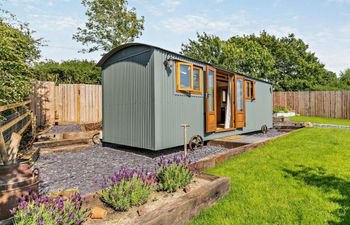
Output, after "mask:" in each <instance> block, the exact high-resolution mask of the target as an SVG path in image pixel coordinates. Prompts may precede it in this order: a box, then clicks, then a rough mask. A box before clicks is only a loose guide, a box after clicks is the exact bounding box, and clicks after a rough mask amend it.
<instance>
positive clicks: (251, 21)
mask: <svg viewBox="0 0 350 225" xmlns="http://www.w3.org/2000/svg"><path fill="white" fill-rule="evenodd" d="M0 2H1V0H0ZM129 6H130V7H136V9H137V13H138V15H140V16H141V15H143V16H144V17H145V30H144V31H143V35H142V36H141V38H139V39H137V40H136V41H137V42H144V43H148V44H153V45H157V46H159V47H163V48H166V49H169V50H172V51H179V50H180V48H181V43H184V42H187V40H188V38H195V37H196V32H204V31H205V32H207V33H209V34H215V35H218V36H220V37H222V38H224V39H227V38H228V37H230V36H233V35H243V34H251V33H259V32H260V31H261V30H264V29H265V30H266V31H268V32H269V33H272V34H275V35H277V36H285V35H287V34H288V33H291V32H293V33H295V34H296V35H297V37H300V38H302V39H303V40H304V41H305V42H307V43H308V44H309V45H310V50H311V51H313V52H315V53H316V54H317V56H318V57H319V58H320V60H321V62H323V63H324V64H326V67H327V68H328V69H330V70H332V71H334V72H336V73H338V72H339V71H341V70H344V69H345V68H347V67H350V0H289V1H287V0H264V1H262V0H201V1H194V0H158V1H156V0H129ZM3 8H5V9H7V10H9V11H11V12H12V13H14V14H16V15H17V16H18V18H19V19H20V20H22V21H25V22H29V24H30V27H31V28H32V29H34V30H36V34H35V36H36V37H43V38H44V39H45V40H46V41H47V45H48V46H47V47H43V48H42V56H43V59H54V60H58V61H60V60H65V59H73V58H78V59H85V58H86V59H92V60H95V61H98V60H99V59H100V55H101V54H102V52H98V53H92V54H82V53H78V50H79V49H80V48H81V45H80V44H79V43H77V42H75V41H74V40H72V35H73V33H75V32H76V28H77V27H78V26H83V25H84V22H85V21H86V17H85V15H84V13H85V8H84V7H83V6H82V5H81V4H80V0H5V2H4V3H3Z"/></svg>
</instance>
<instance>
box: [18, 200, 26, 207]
mask: <svg viewBox="0 0 350 225" xmlns="http://www.w3.org/2000/svg"><path fill="white" fill-rule="evenodd" d="M27 205H28V202H25V201H21V202H20V203H19V207H21V208H25V207H27Z"/></svg>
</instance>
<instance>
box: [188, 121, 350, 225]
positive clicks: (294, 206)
mask: <svg viewBox="0 0 350 225" xmlns="http://www.w3.org/2000/svg"><path fill="white" fill-rule="evenodd" d="M349 146H350V130H345V129H324V128H304V129H302V130H299V131H296V132H294V133H291V134H289V135H288V136H286V137H282V138H280V139H277V140H275V141H273V142H270V143H267V144H266V145H264V146H262V147H259V148H257V149H256V150H254V151H251V152H247V153H245V154H242V155H240V156H238V157H235V158H233V159H231V160H228V161H226V162H225V163H223V164H221V165H219V166H217V167H216V168H213V169H210V170H208V172H209V173H212V174H215V175H219V176H226V177H230V178H231V192H230V193H229V194H228V195H227V196H226V197H225V198H223V199H222V200H220V201H219V202H218V203H217V204H215V205H214V206H212V207H211V208H208V209H206V210H204V211H203V212H202V213H201V214H200V215H199V216H198V217H197V218H196V219H195V220H194V221H192V222H191V223H190V224H201V225H202V224H247V225H248V224H249V225H250V224H281V225H282V224H283V225H286V224H293V225H294V224H315V225H316V224H317V225H322V224H333V225H335V224H339V225H340V224H341V225H345V224H350V147H349Z"/></svg>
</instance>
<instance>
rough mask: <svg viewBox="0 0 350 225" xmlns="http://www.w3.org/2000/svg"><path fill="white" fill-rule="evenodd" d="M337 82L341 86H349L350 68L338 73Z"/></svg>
mask: <svg viewBox="0 0 350 225" xmlns="http://www.w3.org/2000/svg"><path fill="white" fill-rule="evenodd" d="M339 81H340V83H341V84H343V85H346V86H350V68H348V69H346V70H344V71H342V72H340V77H339Z"/></svg>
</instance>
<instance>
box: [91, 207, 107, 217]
mask: <svg viewBox="0 0 350 225" xmlns="http://www.w3.org/2000/svg"><path fill="white" fill-rule="evenodd" d="M106 216H107V210H105V209H102V208H100V207H94V208H92V210H91V215H90V218H91V219H105V218H106Z"/></svg>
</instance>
